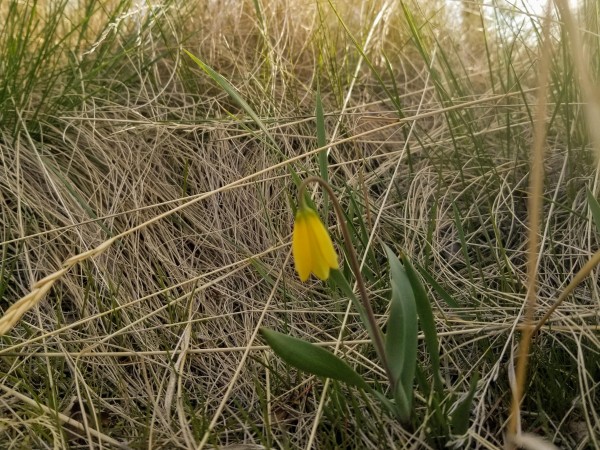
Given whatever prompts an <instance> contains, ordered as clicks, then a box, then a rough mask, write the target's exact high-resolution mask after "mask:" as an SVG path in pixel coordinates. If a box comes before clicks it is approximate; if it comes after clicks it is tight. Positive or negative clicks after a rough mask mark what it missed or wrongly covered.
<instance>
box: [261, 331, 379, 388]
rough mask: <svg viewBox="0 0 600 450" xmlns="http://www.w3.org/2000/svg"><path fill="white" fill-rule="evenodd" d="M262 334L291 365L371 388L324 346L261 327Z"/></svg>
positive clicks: (321, 375) (359, 386) (320, 375)
mask: <svg viewBox="0 0 600 450" xmlns="http://www.w3.org/2000/svg"><path fill="white" fill-rule="evenodd" d="M260 334H261V336H262V337H263V338H264V340H265V341H267V344H269V347H271V348H272V349H273V351H274V352H275V354H277V356H279V357H280V358H281V359H283V360H284V361H285V362H286V363H288V364H289V365H291V366H293V367H295V368H297V369H300V370H302V371H304V372H308V373H311V374H313V375H317V376H319V377H325V378H331V379H334V380H338V381H342V382H344V383H346V384H348V385H350V386H356V387H358V388H361V389H365V390H368V389H369V387H368V385H367V383H365V380H363V378H362V377H361V376H360V375H359V374H358V373H356V371H355V370H354V369H353V368H352V367H350V366H349V365H348V364H346V363H345V362H344V361H342V360H341V359H340V358H338V357H337V356H335V355H334V354H333V353H331V352H328V351H327V350H325V349H324V348H321V347H318V346H316V345H314V344H311V343H309V342H306V341H303V340H302V339H298V338H295V337H291V336H288V335H286V334H283V333H279V332H277V331H274V330H270V329H268V328H261V329H260Z"/></svg>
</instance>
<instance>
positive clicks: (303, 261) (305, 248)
mask: <svg viewBox="0 0 600 450" xmlns="http://www.w3.org/2000/svg"><path fill="white" fill-rule="evenodd" d="M292 253H293V255H294V264H295V266H296V272H298V276H299V277H300V280H302V281H306V280H308V277H309V276H310V272H311V269H312V255H311V243H310V235H309V231H308V222H307V220H306V214H305V213H304V212H303V210H301V209H300V210H298V212H297V213H296V220H295V221H294V232H293V235H292Z"/></svg>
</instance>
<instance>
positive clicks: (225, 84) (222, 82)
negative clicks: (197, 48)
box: [183, 49, 275, 144]
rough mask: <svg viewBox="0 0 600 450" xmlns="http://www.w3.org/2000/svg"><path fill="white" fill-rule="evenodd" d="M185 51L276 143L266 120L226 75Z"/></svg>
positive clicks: (273, 142) (272, 141)
mask: <svg viewBox="0 0 600 450" xmlns="http://www.w3.org/2000/svg"><path fill="white" fill-rule="evenodd" d="M183 51H184V52H185V53H186V55H188V56H189V57H190V58H192V61H194V62H195V63H196V65H198V67H200V68H201V69H202V70H203V71H204V72H205V73H206V74H207V75H208V76H209V77H211V78H212V79H213V81H214V82H215V83H217V84H218V85H219V86H220V87H221V89H223V90H224V91H225V92H227V94H228V95H229V96H230V97H231V98H232V99H233V100H235V102H236V103H237V104H238V105H240V107H241V108H242V109H243V110H244V111H245V112H246V114H248V115H249V116H250V117H251V118H252V120H253V121H254V122H255V123H256V125H258V127H259V128H260V129H261V130H262V132H263V133H265V136H266V137H267V138H268V139H269V140H270V141H271V143H272V144H275V140H274V139H273V137H272V136H271V133H269V130H267V127H266V126H265V124H264V122H263V121H262V120H260V117H258V114H256V113H255V112H254V110H253V109H252V107H251V106H250V105H249V104H248V103H247V102H246V100H244V99H243V98H242V96H241V95H240V94H239V93H238V92H237V90H236V89H235V88H234V87H233V85H232V84H231V83H230V82H229V81H227V79H226V78H225V77H224V76H222V75H221V74H220V73H218V72H217V71H215V70H214V69H213V68H212V67H210V66H209V65H208V64H206V63H204V62H202V61H201V60H200V59H199V58H197V57H196V56H194V55H192V54H191V53H190V52H188V51H187V50H185V49H184V50H183Z"/></svg>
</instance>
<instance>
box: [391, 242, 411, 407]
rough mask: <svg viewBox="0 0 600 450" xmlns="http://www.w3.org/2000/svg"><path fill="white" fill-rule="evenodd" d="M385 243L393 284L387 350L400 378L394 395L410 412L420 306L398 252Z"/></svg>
mask: <svg viewBox="0 0 600 450" xmlns="http://www.w3.org/2000/svg"><path fill="white" fill-rule="evenodd" d="M383 247H384V249H385V251H386V253H387V256H388V262H389V265H390V279H391V284H392V298H391V304H390V317H389V318H388V322H387V330H386V336H385V353H386V356H387V359H388V363H389V364H390V370H391V372H392V374H393V376H394V377H395V378H396V379H395V380H394V384H396V383H397V385H396V392H395V395H394V397H395V398H396V401H397V402H399V403H400V402H404V403H405V405H401V404H399V405H398V406H399V407H400V408H403V409H407V410H408V411H409V412H410V407H411V404H412V393H413V383H414V380H415V367H416V363H417V338H418V336H417V334H418V327H417V307H416V304H415V296H414V293H413V289H412V286H411V284H410V280H409V279H408V277H407V275H406V271H405V270H404V268H403V267H402V264H400V261H399V260H398V258H397V257H396V255H395V254H394V252H392V250H390V248H389V247H388V246H387V245H385V244H383ZM399 390H401V392H400V391H399Z"/></svg>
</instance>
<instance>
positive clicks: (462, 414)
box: [450, 371, 479, 436]
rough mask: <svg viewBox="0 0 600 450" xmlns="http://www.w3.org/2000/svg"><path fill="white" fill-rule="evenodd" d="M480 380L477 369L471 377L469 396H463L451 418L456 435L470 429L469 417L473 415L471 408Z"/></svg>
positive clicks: (451, 424) (460, 434)
mask: <svg viewBox="0 0 600 450" xmlns="http://www.w3.org/2000/svg"><path fill="white" fill-rule="evenodd" d="M478 381H479V372H478V371H475V373H474V374H473V376H472V377H471V383H470V386H469V392H468V393H467V396H466V397H465V398H463V399H462V400H461V401H460V402H459V403H458V405H457V406H456V408H455V409H454V411H453V412H452V417H451V419H450V426H451V428H452V434H454V435H456V436H462V435H463V434H466V432H467V431H468V430H469V419H470V416H471V408H472V403H473V398H474V397H475V392H477V382H478Z"/></svg>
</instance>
